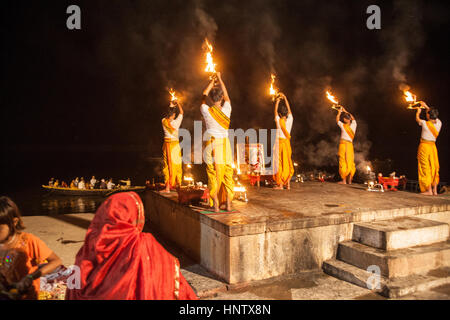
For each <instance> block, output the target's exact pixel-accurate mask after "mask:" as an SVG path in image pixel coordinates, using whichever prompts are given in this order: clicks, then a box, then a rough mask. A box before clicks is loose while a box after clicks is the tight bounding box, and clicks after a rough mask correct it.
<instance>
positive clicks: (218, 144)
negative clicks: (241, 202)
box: [205, 138, 234, 206]
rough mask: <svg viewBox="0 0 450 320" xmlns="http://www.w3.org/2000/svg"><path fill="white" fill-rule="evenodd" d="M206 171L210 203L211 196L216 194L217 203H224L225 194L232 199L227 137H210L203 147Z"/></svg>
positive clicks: (232, 189)
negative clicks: (204, 147)
mask: <svg viewBox="0 0 450 320" xmlns="http://www.w3.org/2000/svg"><path fill="white" fill-rule="evenodd" d="M205 160H206V173H207V175H208V189H209V194H210V205H211V206H213V200H212V197H214V196H215V195H217V198H218V200H219V205H221V204H223V203H226V199H227V196H228V198H229V199H230V201H231V200H233V196H234V180H233V166H232V165H233V159H232V153H231V146H230V140H228V138H211V139H210V140H208V142H207V143H206V149H205Z"/></svg>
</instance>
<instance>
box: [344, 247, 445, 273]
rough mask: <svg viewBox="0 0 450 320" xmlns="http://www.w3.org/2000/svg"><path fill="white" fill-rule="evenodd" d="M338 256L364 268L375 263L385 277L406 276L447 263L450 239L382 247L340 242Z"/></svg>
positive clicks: (443, 265)
mask: <svg viewBox="0 0 450 320" xmlns="http://www.w3.org/2000/svg"><path fill="white" fill-rule="evenodd" d="M337 259H339V260H341V261H344V262H347V263H349V264H351V265H354V266H356V267H358V268H361V269H364V270H367V268H368V267H369V266H372V265H375V266H378V267H379V268H380V271H381V274H382V275H383V276H386V277H388V278H396V277H406V276H409V275H411V274H414V273H421V272H427V271H429V270H433V269H437V268H440V267H446V266H450V242H448V241H447V242H439V243H434V244H430V245H426V246H419V247H412V248H406V249H399V250H393V251H383V250H380V249H376V248H372V247H369V246H366V245H363V244H360V243H358V242H352V241H348V242H342V243H340V244H339V247H338V254H337Z"/></svg>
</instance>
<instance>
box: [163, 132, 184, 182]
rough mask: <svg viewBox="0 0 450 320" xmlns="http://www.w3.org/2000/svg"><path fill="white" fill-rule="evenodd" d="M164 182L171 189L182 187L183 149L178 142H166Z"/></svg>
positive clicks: (164, 147)
mask: <svg viewBox="0 0 450 320" xmlns="http://www.w3.org/2000/svg"><path fill="white" fill-rule="evenodd" d="M163 159H164V167H163V174H164V182H165V183H166V184H167V183H169V186H170V187H175V186H177V185H178V186H180V185H181V177H182V175H183V169H182V166H181V149H180V144H179V142H178V140H164V145H163Z"/></svg>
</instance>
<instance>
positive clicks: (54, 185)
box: [53, 179, 59, 188]
mask: <svg viewBox="0 0 450 320" xmlns="http://www.w3.org/2000/svg"><path fill="white" fill-rule="evenodd" d="M53 187H55V188H56V187H59V180H58V179H56V181H55V183H53Z"/></svg>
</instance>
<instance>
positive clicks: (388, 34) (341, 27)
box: [1, 0, 450, 190]
mask: <svg viewBox="0 0 450 320" xmlns="http://www.w3.org/2000/svg"><path fill="white" fill-rule="evenodd" d="M71 4H77V5H79V6H80V8H81V30H68V29H67V27H66V19H67V18H68V17H69V14H66V8H67V7H68V6H69V5H71ZM372 4H377V5H379V6H380V8H381V16H382V19H381V23H382V24H381V27H382V28H381V30H369V29H367V27H366V19H367V18H368V17H369V15H368V14H366V8H367V7H368V6H369V5H372ZM449 9H450V5H449V2H448V1H434V0H433V1H414V0H404V1H375V0H371V1H365V0H361V1H357V0H353V1H350V0H328V1H325V0H323V1H313V0H305V1H303V0H295V1H294V0H292V1H283V0H279V1H259V0H258V1H256V0H251V1H234V0H231V1H221V2H219V1H206V0H205V1H200V0H198V1H195V0H191V1H189V0H187V1H186V0H185V1H182V0H179V1H172V0H168V1H153V0H148V1H144V0H142V1H75V0H73V1H62V0H61V1H32V2H31V1H18V0H15V1H4V2H2V22H1V23H2V43H3V46H2V47H3V48H2V52H1V53H2V76H3V77H2V80H3V81H2V90H1V91H2V113H1V123H2V125H1V130H2V131H1V139H2V160H1V161H2V162H1V173H2V187H3V188H4V189H5V190H8V188H9V189H11V188H20V187H22V186H24V185H28V186H34V185H36V188H37V187H38V186H39V185H40V184H43V183H46V182H47V181H48V178H50V177H51V176H54V177H59V178H62V179H65V180H69V181H68V182H70V179H73V178H74V177H75V176H85V177H89V176H91V175H93V174H94V175H96V176H97V177H109V176H110V177H114V178H116V179H117V178H125V177H131V178H132V179H133V180H134V182H135V184H142V183H143V182H144V181H145V179H146V178H151V177H155V176H157V169H154V168H153V166H154V165H155V164H157V161H155V158H158V157H160V156H161V146H162V139H163V133H162V129H161V117H162V114H163V112H164V110H165V109H166V108H167V104H168V100H169V96H168V93H167V88H169V87H174V88H175V90H177V91H179V92H181V94H182V96H183V97H184V100H185V101H184V107H185V112H186V113H185V115H186V116H185V120H184V122H183V124H182V127H184V128H188V129H192V128H193V120H201V115H200V111H199V107H200V102H201V94H202V91H203V89H204V88H205V87H206V85H207V83H208V76H207V74H205V73H204V72H203V69H204V64H203V62H204V51H203V50H202V44H203V41H204V39H205V37H207V38H208V39H209V40H210V42H211V43H212V44H213V46H214V58H215V59H216V60H217V64H218V69H219V70H220V71H221V72H222V75H223V79H224V81H225V83H226V85H227V88H228V91H229V94H230V98H231V102H232V106H233V112H232V116H231V119H232V120H231V127H232V128H243V129H248V128H274V123H273V114H272V112H273V105H272V102H271V100H270V97H268V94H267V91H268V85H269V80H270V73H271V72H274V73H275V74H276V75H277V84H278V86H279V87H280V89H281V90H282V91H283V92H284V93H285V94H286V95H287V97H288V99H289V101H290V104H291V106H292V109H293V114H294V119H295V120H294V126H293V131H292V144H293V153H294V155H293V157H294V159H295V160H296V161H298V162H299V163H300V164H301V167H302V168H303V169H304V170H306V169H308V170H309V169H313V168H317V169H326V170H328V171H331V172H337V158H336V152H337V144H336V143H337V141H338V140H337V139H338V137H339V129H338V127H337V126H336V124H335V111H333V110H331V109H330V103H329V102H328V101H327V100H326V99H325V90H326V89H331V90H332V92H333V94H334V95H336V96H337V97H338V98H339V100H340V102H341V104H343V105H344V106H345V107H346V108H347V109H348V110H349V111H350V112H352V113H353V114H354V116H355V117H356V119H357V121H358V131H357V134H356V138H355V148H356V152H357V154H358V158H357V160H364V161H371V162H372V163H378V164H379V166H380V168H375V170H377V169H378V170H384V173H385V174H389V173H390V172H391V171H396V172H397V174H406V175H407V177H408V178H410V179H414V180H416V179H417V160H416V152H417V146H418V143H419V139H420V127H418V125H417V124H416V122H415V120H414V111H411V110H407V109H406V104H405V102H404V100H403V94H402V92H401V91H400V90H399V85H401V84H407V85H409V86H410V87H411V91H413V92H414V93H415V94H417V96H418V97H419V98H420V99H423V100H424V101H426V102H427V104H428V105H429V106H431V107H436V108H438V109H439V111H440V117H439V118H440V119H441V120H442V121H443V129H442V130H441V134H440V136H439V139H438V143H437V146H438V150H439V157H440V164H441V171H440V173H441V181H449V179H450V176H449V171H448V165H447V164H448V162H449V148H448V145H449V134H448V132H449V130H448V118H449V117H448V115H449V111H448V106H447V105H448V101H449V99H448V96H449V90H448V88H449V86H448V84H449V62H448V61H449V60H448V57H449V52H448V49H447V47H448V46H447V43H448V32H449V24H448V21H449V12H450V11H449ZM375 160H378V162H376V161H375ZM357 165H358V163H357Z"/></svg>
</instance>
